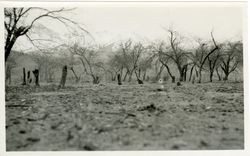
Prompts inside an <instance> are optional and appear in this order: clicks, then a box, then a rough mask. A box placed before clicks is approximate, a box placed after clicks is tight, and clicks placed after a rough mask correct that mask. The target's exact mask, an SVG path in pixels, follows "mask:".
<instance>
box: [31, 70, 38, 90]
mask: <svg viewBox="0 0 250 156" xmlns="http://www.w3.org/2000/svg"><path fill="white" fill-rule="evenodd" d="M32 72H33V74H34V76H35V84H36V86H40V85H39V70H38V69H35V70H34V71H32Z"/></svg>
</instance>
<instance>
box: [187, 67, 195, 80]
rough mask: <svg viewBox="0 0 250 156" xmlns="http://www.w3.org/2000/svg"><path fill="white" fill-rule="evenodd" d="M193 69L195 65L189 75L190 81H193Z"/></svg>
mask: <svg viewBox="0 0 250 156" xmlns="http://www.w3.org/2000/svg"><path fill="white" fill-rule="evenodd" d="M193 70H194V66H192V68H191V70H190V75H189V80H188V81H189V82H190V81H191V78H192V75H193Z"/></svg>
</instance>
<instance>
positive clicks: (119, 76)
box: [117, 74, 122, 85]
mask: <svg viewBox="0 0 250 156" xmlns="http://www.w3.org/2000/svg"><path fill="white" fill-rule="evenodd" d="M117 80H118V85H122V81H121V75H120V74H118V75H117Z"/></svg>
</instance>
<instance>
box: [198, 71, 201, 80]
mask: <svg viewBox="0 0 250 156" xmlns="http://www.w3.org/2000/svg"><path fill="white" fill-rule="evenodd" d="M198 83H201V68H200V69H199V81H198Z"/></svg>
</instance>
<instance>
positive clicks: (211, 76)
mask: <svg viewBox="0 0 250 156" xmlns="http://www.w3.org/2000/svg"><path fill="white" fill-rule="evenodd" d="M213 75H214V72H211V71H210V75H209V79H210V82H213Z"/></svg>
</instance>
